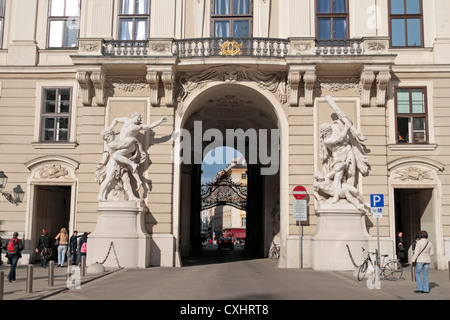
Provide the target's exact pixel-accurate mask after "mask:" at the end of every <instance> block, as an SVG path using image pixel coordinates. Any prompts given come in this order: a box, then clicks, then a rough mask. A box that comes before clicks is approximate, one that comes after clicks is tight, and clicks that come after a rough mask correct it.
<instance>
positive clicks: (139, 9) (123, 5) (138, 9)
mask: <svg viewBox="0 0 450 320" xmlns="http://www.w3.org/2000/svg"><path fill="white" fill-rule="evenodd" d="M149 2H150V1H149V0H122V1H121V2H120V9H119V39H120V40H146V39H147V38H148V27H149V19H150V13H149V9H150V6H149Z"/></svg>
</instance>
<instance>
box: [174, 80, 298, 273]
mask: <svg viewBox="0 0 450 320" xmlns="http://www.w3.org/2000/svg"><path fill="white" fill-rule="evenodd" d="M232 87H234V88H235V89H237V90H239V89H241V90H243V92H249V93H252V94H254V95H256V96H258V97H259V98H260V99H261V101H264V105H265V108H266V109H265V111H266V112H268V113H270V114H271V115H273V118H274V120H275V123H276V125H277V127H278V129H279V133H280V159H279V163H280V167H279V174H280V175H279V177H280V179H279V192H280V199H279V210H280V221H279V228H280V246H281V257H280V260H279V267H286V265H287V263H286V261H287V255H286V241H287V237H288V234H289V172H288V171H289V170H288V166H289V165H288V158H289V124H288V119H287V115H286V113H285V110H284V103H285V102H286V101H285V100H284V98H283V95H280V94H279V92H278V90H269V89H267V88H265V87H264V86H261V85H260V84H258V83H257V82H255V81H236V82H232V83H229V82H224V81H214V80H213V81H207V82H205V83H202V85H201V86H200V87H199V88H197V89H195V90H193V91H191V92H189V94H188V95H187V96H186V97H185V99H184V100H183V101H182V102H181V103H180V105H179V110H181V111H179V112H177V113H176V117H175V126H174V129H175V132H179V130H181V129H183V128H184V125H185V124H186V121H187V119H188V118H189V116H190V115H192V114H193V113H194V112H196V111H197V109H196V101H198V100H199V99H201V98H202V97H204V96H205V95H208V94H211V93H214V92H219V91H221V90H227V89H228V88H232ZM177 152H178V153H179V152H180V149H179V145H177V144H175V148H174V153H175V154H177ZM180 177H181V167H180V165H179V164H178V165H176V166H175V168H174V187H173V188H174V189H173V195H174V198H173V199H174V202H173V213H174V216H173V235H174V237H175V240H177V239H178V238H179V235H180V227H181V226H180V217H179V213H180V210H181V208H180V196H181V194H180ZM175 243H176V253H175V266H180V265H181V259H180V255H179V248H178V247H177V246H178V241H175Z"/></svg>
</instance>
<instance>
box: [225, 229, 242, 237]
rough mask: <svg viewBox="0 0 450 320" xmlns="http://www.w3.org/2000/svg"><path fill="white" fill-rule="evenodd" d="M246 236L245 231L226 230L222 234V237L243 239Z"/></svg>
mask: <svg viewBox="0 0 450 320" xmlns="http://www.w3.org/2000/svg"><path fill="white" fill-rule="evenodd" d="M245 235H246V229H228V230H226V232H225V233H224V235H223V236H224V237H233V238H239V239H243V238H245Z"/></svg>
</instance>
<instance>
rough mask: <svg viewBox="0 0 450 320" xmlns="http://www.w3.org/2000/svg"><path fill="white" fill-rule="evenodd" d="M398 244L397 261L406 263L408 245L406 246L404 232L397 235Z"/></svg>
mask: <svg viewBox="0 0 450 320" xmlns="http://www.w3.org/2000/svg"><path fill="white" fill-rule="evenodd" d="M396 243H397V248H396V251H397V259H398V260H399V261H400V263H403V262H405V257H406V254H405V253H406V249H405V247H406V244H405V238H403V232H401V231H400V232H399V233H397V239H396Z"/></svg>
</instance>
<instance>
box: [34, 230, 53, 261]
mask: <svg viewBox="0 0 450 320" xmlns="http://www.w3.org/2000/svg"><path fill="white" fill-rule="evenodd" d="M38 252H40V255H41V266H42V268H47V262H48V259H49V258H50V257H51V256H52V239H51V238H50V236H49V235H48V231H47V230H45V229H42V234H41V236H40V237H39V240H38V243H37V245H36V253H38Z"/></svg>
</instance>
